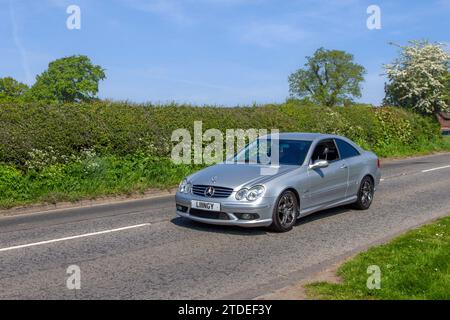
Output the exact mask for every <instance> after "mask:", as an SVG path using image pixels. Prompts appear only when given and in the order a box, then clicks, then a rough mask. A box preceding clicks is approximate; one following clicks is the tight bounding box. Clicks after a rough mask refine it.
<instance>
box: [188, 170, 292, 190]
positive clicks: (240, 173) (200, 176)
mask: <svg viewBox="0 0 450 320" xmlns="http://www.w3.org/2000/svg"><path fill="white" fill-rule="evenodd" d="M298 168H299V167H298V166H287V165H281V166H277V167H274V166H264V165H258V164H239V163H234V164H228V163H220V164H216V165H214V166H212V167H208V168H206V169H203V170H201V171H198V172H197V173H194V174H193V175H191V176H189V178H188V179H189V181H190V182H191V183H192V184H197V185H215V186H220V187H226V188H233V189H234V190H237V189H240V188H243V187H251V186H254V185H257V184H263V183H265V182H268V181H270V180H271V179H273V178H275V177H278V176H280V175H283V174H285V173H287V172H290V171H292V170H295V169H298ZM213 180H214V181H215V182H213Z"/></svg>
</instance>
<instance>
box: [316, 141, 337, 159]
mask: <svg viewBox="0 0 450 320" xmlns="http://www.w3.org/2000/svg"><path fill="white" fill-rule="evenodd" d="M311 159H312V161H317V160H327V161H328V162H333V161H337V160H339V152H338V150H337V148H336V144H335V143H334V141H333V140H324V141H321V142H319V144H318V145H317V146H316V149H314V152H313V155H312V157H311Z"/></svg>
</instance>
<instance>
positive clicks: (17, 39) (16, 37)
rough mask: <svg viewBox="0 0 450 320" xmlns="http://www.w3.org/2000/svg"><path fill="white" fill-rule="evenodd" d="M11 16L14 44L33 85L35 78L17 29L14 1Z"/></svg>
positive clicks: (27, 79) (10, 7) (28, 81)
mask: <svg viewBox="0 0 450 320" xmlns="http://www.w3.org/2000/svg"><path fill="white" fill-rule="evenodd" d="M9 16H10V19H11V26H12V37H13V40H14V44H15V45H16V48H17V51H19V54H20V57H21V60H22V68H23V71H24V73H25V78H26V81H27V83H29V84H30V83H31V82H32V81H33V77H32V75H31V71H30V67H29V64H28V57H27V51H26V50H25V47H24V46H23V45H22V41H21V39H20V37H19V32H18V27H17V21H16V16H15V11H14V7H13V4H12V0H10V1H9Z"/></svg>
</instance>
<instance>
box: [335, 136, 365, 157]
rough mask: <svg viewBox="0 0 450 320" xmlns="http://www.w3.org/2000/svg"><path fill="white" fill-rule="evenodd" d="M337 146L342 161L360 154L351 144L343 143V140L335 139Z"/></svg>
mask: <svg viewBox="0 0 450 320" xmlns="http://www.w3.org/2000/svg"><path fill="white" fill-rule="evenodd" d="M336 143H337V146H338V148H339V153H340V154H341V158H342V159H347V158H352V157H356V156H359V155H360V153H359V151H358V150H356V148H354V147H353V146H352V145H351V144H349V143H347V142H345V141H344V140H340V139H336Z"/></svg>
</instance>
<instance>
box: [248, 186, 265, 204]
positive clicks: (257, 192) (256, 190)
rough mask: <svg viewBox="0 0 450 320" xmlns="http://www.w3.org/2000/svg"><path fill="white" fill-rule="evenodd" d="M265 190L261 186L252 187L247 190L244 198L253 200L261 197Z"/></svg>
mask: <svg viewBox="0 0 450 320" xmlns="http://www.w3.org/2000/svg"><path fill="white" fill-rule="evenodd" d="M265 190H266V189H265V188H264V187H263V186H256V187H253V188H251V189H250V190H248V193H247V197H246V198H247V200H248V201H255V200H257V199H259V198H261V196H262V195H263V194H264V191H265Z"/></svg>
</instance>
